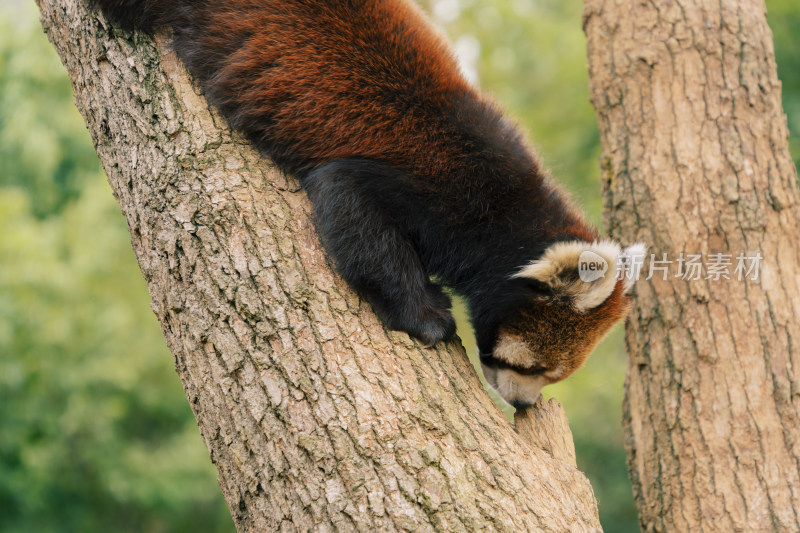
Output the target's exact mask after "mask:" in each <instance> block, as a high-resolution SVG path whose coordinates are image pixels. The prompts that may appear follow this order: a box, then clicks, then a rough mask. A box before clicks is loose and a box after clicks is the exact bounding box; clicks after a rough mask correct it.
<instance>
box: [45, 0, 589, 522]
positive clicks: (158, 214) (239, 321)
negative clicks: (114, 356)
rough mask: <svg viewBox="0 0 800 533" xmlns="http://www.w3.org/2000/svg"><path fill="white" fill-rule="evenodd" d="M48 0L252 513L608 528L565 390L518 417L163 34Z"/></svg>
mask: <svg viewBox="0 0 800 533" xmlns="http://www.w3.org/2000/svg"><path fill="white" fill-rule="evenodd" d="M39 6H40V9H41V12H42V24H43V27H44V29H45V31H46V32H47V34H48V36H49V38H50V40H51V41H52V42H53V44H54V45H55V47H56V48H57V50H58V52H59V54H60V56H61V58H62V61H63V62H64V64H65V66H66V68H67V70H68V72H69V75H70V77H71V79H72V84H73V87H74V90H75V95H76V102H77V105H78V108H79V109H80V111H81V112H82V114H83V116H84V118H85V120H86V123H87V125H88V127H89V130H90V131H91V134H92V137H93V139H94V142H95V144H96V147H97V152H98V154H99V156H100V159H101V161H102V162H103V165H104V167H105V169H106V171H107V173H108V176H109V181H110V183H111V186H112V188H113V190H114V194H115V196H116V198H117V200H118V202H119V204H120V207H121V208H122V212H123V213H124V215H125V217H126V219H127V223H128V227H129V229H130V232H131V241H132V244H133V248H134V250H135V252H136V256H137V258H138V261H139V264H140V266H141V269H142V272H143V274H144V276H145V278H146V280H147V283H148V287H149V289H150V294H151V296H152V298H153V310H154V312H155V313H156V315H157V316H158V318H159V320H160V321H161V325H162V329H163V332H164V336H165V338H166V340H167V344H168V345H169V347H170V349H171V350H172V353H173V354H174V356H175V362H176V367H177V371H178V373H179V375H180V378H181V380H182V381H183V385H184V389H185V391H186V395H187V397H188V399H189V402H190V403H191V406H192V409H193V410H194V413H195V416H196V417H197V421H198V423H199V425H200V430H201V433H202V435H203V438H204V440H205V442H206V445H207V447H208V449H209V452H210V454H211V458H212V460H213V461H214V463H215V464H216V465H217V468H218V470H219V475H220V485H221V487H222V491H223V493H224V495H225V498H226V500H227V502H228V505H229V507H230V509H231V512H232V514H233V517H234V520H235V522H236V526H237V528H238V529H239V530H240V531H272V530H281V531H284V530H285V531H292V530H302V531H306V530H312V529H313V530H321V531H333V530H341V531H353V530H358V531H395V530H404V531H432V530H439V531H465V530H466V531H484V530H496V531H523V530H535V531H564V532H567V531H596V530H598V529H599V522H598V517H597V504H596V502H595V499H594V496H593V494H592V490H591V487H590V485H589V483H588V481H587V480H586V478H585V477H584V476H583V474H581V473H580V472H579V471H578V470H577V469H576V467H575V457H574V449H573V447H572V439H571V435H570V433H569V428H568V426H567V424H566V420H565V418H564V415H563V411H562V410H561V408H560V406H559V405H558V404H556V403H554V402H551V403H549V404H546V405H543V406H540V408H539V409H538V410H536V411H535V412H533V413H532V414H531V417H530V418H528V419H524V420H519V421H518V423H517V430H518V431H519V432H517V431H515V429H514V427H512V426H511V425H510V424H509V423H508V421H507V420H506V419H505V418H504V416H503V414H502V413H501V412H500V410H499V409H498V408H497V407H496V406H495V405H494V404H492V402H491V400H490V399H489V397H488V396H487V394H486V393H485V392H484V391H483V389H482V387H481V385H480V383H479V381H478V378H477V376H476V374H475V371H474V370H473V368H472V366H471V365H470V363H469V362H468V360H467V357H466V355H465V354H464V351H463V349H462V348H461V346H460V344H459V343H451V344H448V345H440V346H437V347H436V348H435V349H423V348H421V347H420V346H419V345H418V344H416V343H414V342H412V341H411V340H410V339H409V337H408V336H407V335H405V334H400V333H394V332H387V331H386V330H384V328H383V327H382V326H381V324H380V323H379V322H378V321H377V320H376V319H375V317H374V315H373V314H372V312H371V311H370V310H369V309H368V308H367V307H366V306H365V305H364V304H363V303H362V302H360V301H359V299H358V298H357V297H356V296H354V295H353V293H352V292H351V291H350V290H349V289H348V288H347V286H346V285H345V284H344V283H343V282H342V280H341V279H340V278H339V277H337V276H336V275H334V274H332V272H331V270H330V269H329V267H328V264H327V263H326V260H325V257H324V255H323V253H322V252H321V251H320V248H319V244H318V242H317V237H316V234H315V232H314V229H313V227H312V226H311V224H310V222H309V204H308V201H307V199H306V196H305V193H303V192H302V191H300V190H299V187H298V185H297V183H296V182H295V181H294V180H293V179H291V178H287V177H285V176H283V175H282V174H281V173H279V172H278V171H277V170H275V168H274V167H272V166H271V165H270V164H269V162H268V161H266V160H265V159H264V158H262V157H261V156H259V155H258V154H257V153H256V152H255V151H254V150H253V149H252V148H251V147H250V146H249V144H248V143H247V142H245V141H244V140H243V139H242V138H240V137H239V136H237V135H236V134H232V133H231V132H230V131H229V130H228V129H227V126H226V125H225V123H224V121H223V120H222V119H221V118H220V116H219V115H218V114H216V113H215V112H213V111H212V112H209V109H208V106H207V104H206V102H205V100H204V99H203V97H202V95H201V94H199V92H198V90H197V88H196V87H195V86H194V85H192V83H191V81H190V79H189V78H188V77H187V75H186V73H185V71H184V70H183V67H182V66H181V65H180V63H179V62H178V60H177V58H176V57H175V56H174V54H172V53H171V52H169V47H168V44H167V42H166V38H163V37H160V38H158V39H157V41H156V42H154V41H153V40H152V39H151V38H149V37H147V36H145V35H142V34H137V33H134V34H131V33H127V32H122V31H119V30H116V29H112V28H111V27H109V26H108V25H107V24H106V23H105V22H104V21H103V20H102V18H101V17H100V16H99V15H97V14H95V13H91V12H89V11H87V10H86V9H85V7H84V6H83V5H82V3H80V2H78V1H76V0H39Z"/></svg>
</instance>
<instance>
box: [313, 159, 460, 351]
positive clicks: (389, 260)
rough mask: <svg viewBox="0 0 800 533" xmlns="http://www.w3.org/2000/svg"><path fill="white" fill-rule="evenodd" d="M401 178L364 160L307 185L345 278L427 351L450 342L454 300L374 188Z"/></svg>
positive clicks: (318, 174) (325, 168) (326, 170)
mask: <svg viewBox="0 0 800 533" xmlns="http://www.w3.org/2000/svg"><path fill="white" fill-rule="evenodd" d="M387 172H397V171H395V170H393V169H391V168H388V167H386V166H384V165H380V164H378V163H374V162H371V161H366V160H357V159H349V160H338V161H334V162H331V163H327V164H325V165H322V166H320V167H318V168H317V169H315V170H314V171H312V172H311V173H310V174H309V175H308V176H306V177H305V178H304V179H303V180H302V182H303V186H304V188H305V189H306V190H307V191H308V195H309V198H310V199H311V202H312V204H313V205H314V219H315V225H316V228H317V232H318V233H319V235H320V238H321V240H322V243H323V245H324V247H325V249H326V250H327V252H328V253H329V254H330V255H331V256H332V258H333V260H334V263H335V264H336V268H337V270H338V271H339V273H340V274H341V275H342V277H343V278H344V279H345V280H346V281H347V282H348V283H349V284H350V285H351V286H352V287H353V288H355V289H356V291H358V292H359V293H360V294H361V295H362V296H363V297H364V298H365V299H366V300H367V301H369V303H370V304H371V305H372V307H373V309H374V310H375V312H376V313H377V314H378V316H379V317H380V318H381V320H383V322H384V323H385V324H386V325H387V326H388V327H389V328H391V329H396V330H401V331H405V332H407V333H409V334H410V335H411V336H413V337H416V338H418V339H419V340H421V341H422V342H424V343H425V344H428V345H433V344H435V343H437V342H439V341H441V340H445V339H447V338H449V337H451V336H452V335H453V334H454V333H455V321H454V320H453V316H452V314H451V313H450V310H449V309H450V305H451V302H450V298H449V297H448V296H447V295H446V294H445V293H444V291H443V290H442V288H441V287H440V286H438V285H437V284H435V283H433V282H431V281H430V280H429V278H428V275H427V274H426V272H425V270H424V268H423V265H422V263H421V262H420V259H419V256H418V255H417V252H416V250H415V249H414V246H413V244H412V242H411V241H410V240H409V238H408V237H407V236H406V235H405V232H404V231H403V230H402V228H401V227H400V226H399V224H398V223H397V222H396V221H395V220H393V219H392V218H391V216H390V214H389V213H388V212H387V210H385V209H382V207H381V203H382V201H383V200H386V199H385V198H377V197H376V195H380V191H379V190H376V188H375V187H373V186H371V185H376V184H381V183H382V184H384V185H385V184H386V180H392V179H394V178H395V176H390V175H387Z"/></svg>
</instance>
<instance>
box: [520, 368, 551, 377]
mask: <svg viewBox="0 0 800 533" xmlns="http://www.w3.org/2000/svg"><path fill="white" fill-rule="evenodd" d="M514 370H515V371H516V372H517V373H518V374H522V375H525V376H538V375H539V374H544V373H545V372H547V368H546V367H544V366H535V367H533V368H519V369H518V368H515V369H514Z"/></svg>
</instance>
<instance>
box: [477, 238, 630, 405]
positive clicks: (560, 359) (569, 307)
mask: <svg viewBox="0 0 800 533" xmlns="http://www.w3.org/2000/svg"><path fill="white" fill-rule="evenodd" d="M644 253H645V249H644V247H643V246H642V245H634V246H631V247H629V248H627V249H625V250H624V251H623V250H621V249H620V247H619V245H617V244H616V243H613V242H609V241H599V242H594V243H586V242H581V241H572V242H562V243H557V244H554V245H552V246H551V247H550V248H548V249H547V250H546V251H545V253H544V254H543V255H542V257H541V258H540V259H539V260H537V261H534V262H532V263H531V264H530V265H527V266H525V267H524V268H522V269H521V270H520V272H519V273H517V274H515V277H527V278H531V279H534V280H536V281H537V282H540V283H543V284H545V285H546V286H547V287H548V288H549V289H550V290H551V294H549V295H547V296H531V297H530V299H529V300H528V301H526V302H525V303H524V304H523V305H521V306H520V307H519V308H518V309H517V310H516V311H515V312H514V313H513V314H511V316H509V317H508V318H507V319H506V321H505V323H503V324H502V325H500V326H499V328H498V330H497V336H496V340H495V344H494V347H493V349H492V352H491V353H490V354H488V353H487V354H482V355H481V366H482V368H483V373H484V377H485V378H486V381H487V383H488V384H489V385H490V386H491V387H492V388H493V389H494V390H495V391H496V392H497V393H498V394H499V395H500V396H501V397H502V398H503V399H504V400H505V401H507V402H508V403H510V404H512V405H514V406H515V407H517V408H518V409H520V408H526V407H529V406H531V405H533V404H534V403H535V402H536V400H537V399H538V398H539V395H540V394H541V390H542V388H543V387H545V386H546V385H549V384H551V383H556V382H558V381H561V380H563V379H565V378H567V377H568V376H570V375H571V374H572V373H573V372H575V371H576V370H578V369H579V368H580V367H582V366H583V364H584V363H585V362H586V359H587V358H588V357H589V354H591V352H592V351H593V350H594V348H595V347H596V346H597V344H598V343H599V342H600V341H601V340H602V339H603V337H605V335H606V334H607V333H608V332H609V330H610V329H611V327H612V326H613V325H614V324H616V323H617V322H618V321H619V320H621V319H623V318H624V317H625V315H626V314H627V311H628V309H629V307H630V296H629V294H628V292H629V290H630V288H631V287H632V285H633V279H634V277H633V276H628V274H629V272H627V271H625V270H624V269H625V268H628V267H626V266H622V267H621V268H620V261H622V262H626V261H628V260H629V259H628V258H629V257H630V256H631V255H634V254H635V255H639V256H641V258H643V257H644ZM585 261H594V262H596V263H598V264H602V263H604V265H603V268H595V269H592V268H590V267H588V266H586V265H585V264H583V263H584V262H585ZM581 269H584V270H585V271H581ZM587 272H588V273H587Z"/></svg>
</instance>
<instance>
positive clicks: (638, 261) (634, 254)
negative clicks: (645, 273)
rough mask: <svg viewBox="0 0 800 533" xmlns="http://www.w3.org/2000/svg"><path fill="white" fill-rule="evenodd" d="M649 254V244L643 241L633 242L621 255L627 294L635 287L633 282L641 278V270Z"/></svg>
mask: <svg viewBox="0 0 800 533" xmlns="http://www.w3.org/2000/svg"><path fill="white" fill-rule="evenodd" d="M646 256H647V246H645V244H644V243H643V242H637V243H636V244H631V245H630V246H628V247H627V248H625V249H624V250H622V254H621V255H620V261H621V264H620V272H619V275H620V276H621V277H622V284H623V287H624V288H625V294H628V293H629V292H630V291H631V289H632V288H633V284H634V283H636V280H637V279H638V278H639V271H640V270H641V268H642V265H643V264H644V259H645V257H646Z"/></svg>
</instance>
